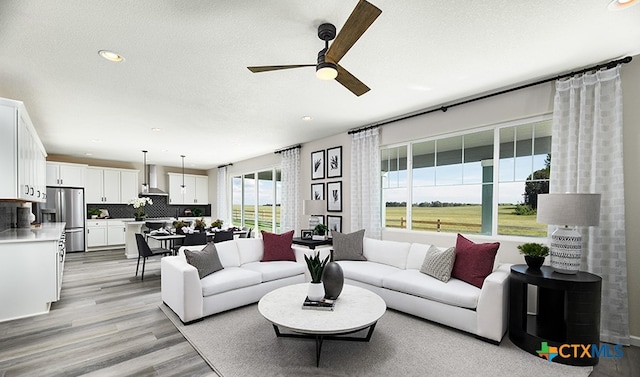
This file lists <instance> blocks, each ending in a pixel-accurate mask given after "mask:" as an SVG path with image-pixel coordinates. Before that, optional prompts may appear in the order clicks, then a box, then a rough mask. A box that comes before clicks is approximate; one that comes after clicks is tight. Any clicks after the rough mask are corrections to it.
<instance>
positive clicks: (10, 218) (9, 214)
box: [0, 202, 18, 232]
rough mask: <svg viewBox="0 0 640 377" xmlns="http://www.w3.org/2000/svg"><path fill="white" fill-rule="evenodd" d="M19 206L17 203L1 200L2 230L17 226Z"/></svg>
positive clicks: (0, 226) (0, 225)
mask: <svg viewBox="0 0 640 377" xmlns="http://www.w3.org/2000/svg"><path fill="white" fill-rule="evenodd" d="M17 207H18V205H17V204H16V203H11V202H6V203H5V202H0V232H1V231H3V230H7V229H10V228H13V227H15V225H16V208H17Z"/></svg>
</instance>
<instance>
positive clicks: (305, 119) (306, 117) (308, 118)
mask: <svg viewBox="0 0 640 377" xmlns="http://www.w3.org/2000/svg"><path fill="white" fill-rule="evenodd" d="M302 120H304V121H305V122H309V121H311V120H313V118H311V117H310V116H308V115H305V116H303V117H302Z"/></svg>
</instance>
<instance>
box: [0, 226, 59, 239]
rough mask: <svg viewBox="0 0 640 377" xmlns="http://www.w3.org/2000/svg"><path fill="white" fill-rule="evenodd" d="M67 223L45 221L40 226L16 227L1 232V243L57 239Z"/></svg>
mask: <svg viewBox="0 0 640 377" xmlns="http://www.w3.org/2000/svg"><path fill="white" fill-rule="evenodd" d="M65 224H66V223H45V224H42V225H41V226H39V227H33V226H32V227H31V228H14V229H7V230H4V231H2V232H0V244H6V243H12V242H34V241H36V242H38V241H57V240H59V239H60V234H62V232H64V225H65Z"/></svg>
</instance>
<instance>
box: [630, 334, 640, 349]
mask: <svg viewBox="0 0 640 377" xmlns="http://www.w3.org/2000/svg"><path fill="white" fill-rule="evenodd" d="M629 338H630V341H631V345H632V346H636V347H640V336H633V335H631V336H630V337H629Z"/></svg>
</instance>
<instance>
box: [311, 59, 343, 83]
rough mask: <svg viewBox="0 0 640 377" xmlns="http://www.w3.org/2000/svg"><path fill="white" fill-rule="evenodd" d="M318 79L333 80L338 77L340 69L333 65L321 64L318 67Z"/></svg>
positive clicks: (328, 63)
mask: <svg viewBox="0 0 640 377" xmlns="http://www.w3.org/2000/svg"><path fill="white" fill-rule="evenodd" d="M316 77H317V78H319V79H320V80H333V79H335V78H336V77H338V69H337V67H336V65H335V64H333V63H330V62H323V63H320V64H318V65H317V66H316Z"/></svg>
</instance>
